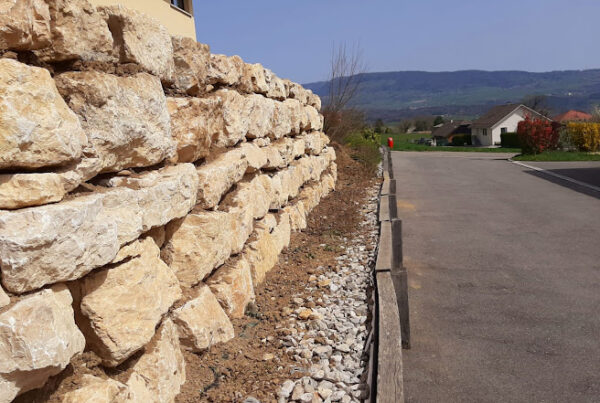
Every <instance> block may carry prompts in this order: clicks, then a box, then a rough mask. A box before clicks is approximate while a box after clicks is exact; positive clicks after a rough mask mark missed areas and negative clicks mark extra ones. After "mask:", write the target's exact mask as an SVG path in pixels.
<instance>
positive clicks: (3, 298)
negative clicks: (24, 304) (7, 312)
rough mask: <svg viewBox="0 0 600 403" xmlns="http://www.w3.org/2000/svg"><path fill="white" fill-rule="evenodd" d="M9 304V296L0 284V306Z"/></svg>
mask: <svg viewBox="0 0 600 403" xmlns="http://www.w3.org/2000/svg"><path fill="white" fill-rule="evenodd" d="M8 304H10V297H9V296H8V295H6V291H4V289H3V288H2V286H0V308H3V307H5V306H6V305H8Z"/></svg>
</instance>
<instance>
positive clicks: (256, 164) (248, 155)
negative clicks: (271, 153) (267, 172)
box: [239, 142, 268, 173]
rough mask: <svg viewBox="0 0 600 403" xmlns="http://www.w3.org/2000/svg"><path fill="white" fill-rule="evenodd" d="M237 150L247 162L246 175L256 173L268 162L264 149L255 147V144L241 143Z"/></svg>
mask: <svg viewBox="0 0 600 403" xmlns="http://www.w3.org/2000/svg"><path fill="white" fill-rule="evenodd" d="M239 150H240V151H241V152H242V154H243V155H244V158H245V159H246V161H248V167H247V168H246V173H254V172H257V171H258V170H260V169H262V168H264V167H265V166H266V165H267V162H268V160H267V155H266V154H265V151H264V148H261V147H259V146H257V145H256V144H255V142H248V143H242V144H240V146H239Z"/></svg>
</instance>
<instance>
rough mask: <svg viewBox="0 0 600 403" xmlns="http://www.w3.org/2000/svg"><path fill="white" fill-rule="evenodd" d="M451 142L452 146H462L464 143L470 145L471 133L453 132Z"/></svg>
mask: <svg viewBox="0 0 600 403" xmlns="http://www.w3.org/2000/svg"><path fill="white" fill-rule="evenodd" d="M451 144H452V145H453V146H457V147H460V146H464V145H468V146H470V145H471V135H470V134H455V135H454V136H453V137H452V142H451Z"/></svg>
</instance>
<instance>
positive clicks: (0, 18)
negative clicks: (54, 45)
mask: <svg viewBox="0 0 600 403" xmlns="http://www.w3.org/2000/svg"><path fill="white" fill-rule="evenodd" d="M49 44H50V10H49V9H48V4H46V3H45V2H44V1H43V0H5V1H3V2H2V4H1V5H0V49H14V50H33V49H39V48H42V47H45V46H48V45H49Z"/></svg>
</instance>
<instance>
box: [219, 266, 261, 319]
mask: <svg viewBox="0 0 600 403" xmlns="http://www.w3.org/2000/svg"><path fill="white" fill-rule="evenodd" d="M207 285H208V286H209V287H210V289H211V291H212V292H213V294H214V295H215V297H217V300H218V301H219V303H220V304H221V306H222V307H223V309H224V310H225V312H227V314H228V315H229V317H231V318H242V317H244V313H245V311H246V306H247V305H248V304H249V303H250V302H252V301H254V299H255V295H254V285H253V284H252V272H251V271H250V265H249V263H248V262H247V261H246V260H245V259H237V260H236V261H235V262H231V263H226V264H224V265H223V266H222V267H221V268H219V269H218V270H217V271H216V272H215V273H214V274H213V275H212V276H210V277H209V279H208V280H207Z"/></svg>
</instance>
